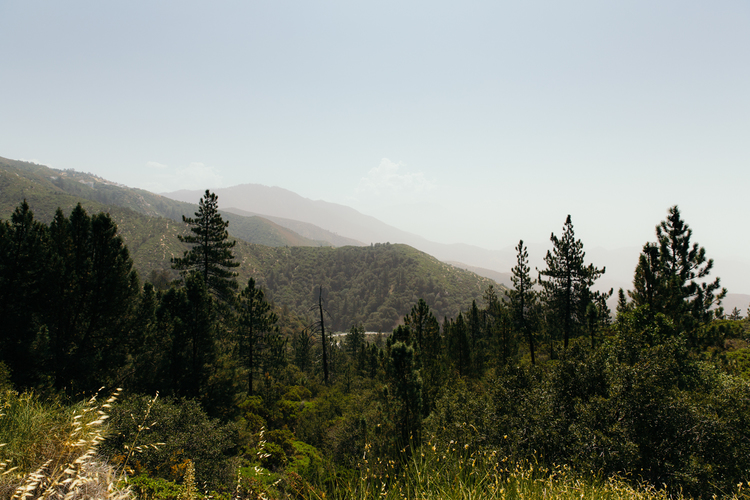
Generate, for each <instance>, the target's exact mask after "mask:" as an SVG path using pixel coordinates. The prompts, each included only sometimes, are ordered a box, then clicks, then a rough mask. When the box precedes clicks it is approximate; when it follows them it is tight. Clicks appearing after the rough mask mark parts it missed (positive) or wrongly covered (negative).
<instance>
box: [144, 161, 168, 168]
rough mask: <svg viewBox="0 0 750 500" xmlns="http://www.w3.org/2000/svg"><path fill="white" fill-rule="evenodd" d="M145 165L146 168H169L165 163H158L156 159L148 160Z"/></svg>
mask: <svg viewBox="0 0 750 500" xmlns="http://www.w3.org/2000/svg"><path fill="white" fill-rule="evenodd" d="M146 166H147V167H148V168H156V169H159V170H164V169H165V168H169V166H167V165H164V164H162V163H159V162H157V161H149V162H146Z"/></svg>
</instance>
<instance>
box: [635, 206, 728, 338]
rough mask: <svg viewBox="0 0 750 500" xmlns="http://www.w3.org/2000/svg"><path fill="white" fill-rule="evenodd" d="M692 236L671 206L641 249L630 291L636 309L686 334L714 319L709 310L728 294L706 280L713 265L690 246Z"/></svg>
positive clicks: (697, 248)
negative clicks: (667, 321) (666, 320)
mask: <svg viewBox="0 0 750 500" xmlns="http://www.w3.org/2000/svg"><path fill="white" fill-rule="evenodd" d="M692 234H693V231H692V229H690V227H689V226H688V225H687V224H686V223H685V222H684V221H683V220H682V216H681V215H680V210H679V208H678V207H677V205H675V206H673V207H671V208H670V209H669V213H668V215H667V219H666V220H664V221H662V222H661V223H660V224H659V225H658V226H656V238H657V241H656V243H646V244H645V245H644V247H643V251H642V252H641V255H640V257H639V259H638V267H637V268H636V271H635V277H634V279H633V291H632V292H630V296H631V298H632V299H633V303H634V305H635V306H636V307H637V306H644V305H647V306H648V308H649V311H650V314H651V315H652V317H653V315H655V314H657V313H662V314H665V315H666V316H667V317H669V318H670V319H672V320H673V321H674V322H675V325H676V326H678V327H679V328H681V329H682V330H683V331H688V332H689V331H691V330H692V329H693V328H695V326H697V325H698V324H701V323H706V322H708V321H710V320H711V319H713V318H714V317H715V312H714V311H713V310H712V307H713V306H719V305H721V301H722V299H723V298H724V297H725V296H726V293H727V291H726V289H725V288H721V286H720V284H719V278H716V279H715V280H713V281H711V282H709V281H707V278H708V275H709V274H710V272H711V269H712V268H713V264H714V262H713V259H706V250H705V249H704V248H703V247H700V246H698V244H697V243H693V244H691V242H690V238H691V237H692Z"/></svg>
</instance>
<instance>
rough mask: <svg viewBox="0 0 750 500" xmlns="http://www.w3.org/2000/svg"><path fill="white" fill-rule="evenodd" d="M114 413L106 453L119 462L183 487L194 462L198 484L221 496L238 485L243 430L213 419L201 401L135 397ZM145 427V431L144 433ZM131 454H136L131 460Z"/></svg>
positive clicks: (113, 410)
mask: <svg viewBox="0 0 750 500" xmlns="http://www.w3.org/2000/svg"><path fill="white" fill-rule="evenodd" d="M149 405H151V411H150V414H149V415H148V419H147V420H145V421H144V416H145V415H146V412H147V410H148V408H149ZM111 414H112V416H111V419H110V429H111V432H110V437H109V438H108V439H107V440H106V441H105V442H104V443H103V445H102V452H103V453H105V454H106V455H108V456H109V457H110V459H111V460H112V461H113V462H114V463H117V464H119V465H120V466H127V467H128V468H129V469H131V470H132V472H133V473H135V474H136V475H140V474H147V475H149V476H152V477H157V478H161V479H166V480H170V481H174V482H177V483H179V482H181V481H182V479H183V475H184V471H185V464H186V463H187V461H192V462H193V463H194V464H195V475H196V483H197V484H201V485H202V484H204V483H205V484H206V485H207V486H208V488H209V489H211V490H217V491H221V490H222V489H226V488H227V487H230V485H232V484H233V482H234V480H235V472H236V466H237V462H236V460H235V459H234V458H233V457H234V455H236V451H237V450H236V446H237V445H236V443H237V441H238V432H237V427H236V425H235V424H233V423H229V424H222V423H220V422H219V421H218V420H215V419H211V418H209V417H208V416H207V415H206V413H205V411H203V409H202V408H201V406H200V405H199V404H198V403H197V402H196V401H193V400H190V399H170V398H164V399H161V398H159V399H156V400H154V399H153V398H150V397H148V396H141V395H134V396H131V397H129V398H127V399H125V400H123V401H122V402H120V403H118V404H117V405H115V406H114V407H113V408H112V412H111ZM139 425H143V426H145V427H144V428H143V430H142V432H140V434H139V431H138V429H139ZM130 450H133V453H132V454H131V456H130V458H127V457H128V453H129V451H130ZM125 460H128V462H127V464H125V463H124V462H125Z"/></svg>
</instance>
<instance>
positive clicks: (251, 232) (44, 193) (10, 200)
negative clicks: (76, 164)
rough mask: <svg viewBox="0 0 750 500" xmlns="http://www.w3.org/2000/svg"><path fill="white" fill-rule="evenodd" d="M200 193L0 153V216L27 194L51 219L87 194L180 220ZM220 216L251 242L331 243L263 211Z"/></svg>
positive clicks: (114, 207) (106, 203)
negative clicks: (179, 194) (180, 193)
mask: <svg viewBox="0 0 750 500" xmlns="http://www.w3.org/2000/svg"><path fill="white" fill-rule="evenodd" d="M201 196H202V193H201V194H199V195H198V196H197V197H195V198H194V199H193V200H191V203H188V202H182V201H176V200H172V199H169V198H166V197H164V196H160V195H157V194H153V193H150V192H148V191H144V190H142V189H135V188H128V187H125V186H121V185H119V184H116V183H113V182H109V181H107V180H105V179H102V178H101V177H97V176H96V175H93V174H87V173H83V172H76V171H74V170H55V169H51V168H49V167H45V166H43V165H36V164H34V163H27V162H21V161H16V160H8V159H6V158H0V217H8V216H9V215H10V213H11V212H12V211H13V209H14V208H15V207H16V206H17V205H18V203H20V202H21V201H22V200H23V199H24V198H26V199H27V200H29V203H31V200H32V199H33V200H35V202H34V206H35V211H36V213H37V216H38V217H39V218H41V219H42V220H50V219H51V218H52V216H53V215H54V211H55V210H56V209H57V207H61V208H63V209H64V211H65V212H66V213H67V212H69V211H70V209H71V208H72V207H74V206H75V205H76V203H78V201H79V200H86V201H87V202H95V203H98V205H97V206H98V207H109V208H108V209H104V211H109V212H112V211H118V209H130V210H132V211H134V212H137V213H140V214H142V215H146V216H149V217H163V218H167V219H172V220H173V221H175V222H181V221H182V216H183V215H187V216H192V215H193V214H194V213H195V211H196V210H197V208H198V205H197V203H198V200H200V198H201ZM84 205H85V204H84ZM98 210H103V209H102V208H98ZM224 216H225V219H227V220H229V221H230V226H229V232H230V235H231V236H233V237H235V238H237V239H241V240H245V241H248V242H251V243H258V244H261V245H268V246H329V245H331V243H330V242H328V241H322V240H313V239H310V238H306V237H304V236H302V235H300V234H297V233H295V232H294V231H293V230H290V229H288V228H284V227H282V226H281V225H279V224H276V223H274V222H272V221H270V220H268V219H265V218H262V217H257V216H252V217H245V216H242V215H237V214H229V213H226V214H224Z"/></svg>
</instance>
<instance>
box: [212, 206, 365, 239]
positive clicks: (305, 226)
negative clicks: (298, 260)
mask: <svg viewBox="0 0 750 500" xmlns="http://www.w3.org/2000/svg"><path fill="white" fill-rule="evenodd" d="M222 213H233V214H237V215H242V216H245V217H262V218H265V219H267V220H269V221H271V222H273V223H275V224H278V225H279V226H281V227H285V228H287V229H290V230H292V231H294V232H295V233H297V234H299V235H301V236H304V237H305V238H309V239H310V240H317V241H326V242H328V243H330V244H332V245H333V246H336V247H343V246H347V245H351V246H360V247H361V246H365V243H362V242H361V241H357V240H355V239H352V238H346V237H344V236H341V235H338V234H336V233H332V232H331V231H326V230H325V229H322V228H320V227H318V226H316V225H314V224H309V223H307V222H301V221H298V220H292V219H285V218H284V217H274V216H272V215H262V214H256V213H253V212H248V211H246V210H241V209H239V208H234V207H230V208H224V209H222Z"/></svg>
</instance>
